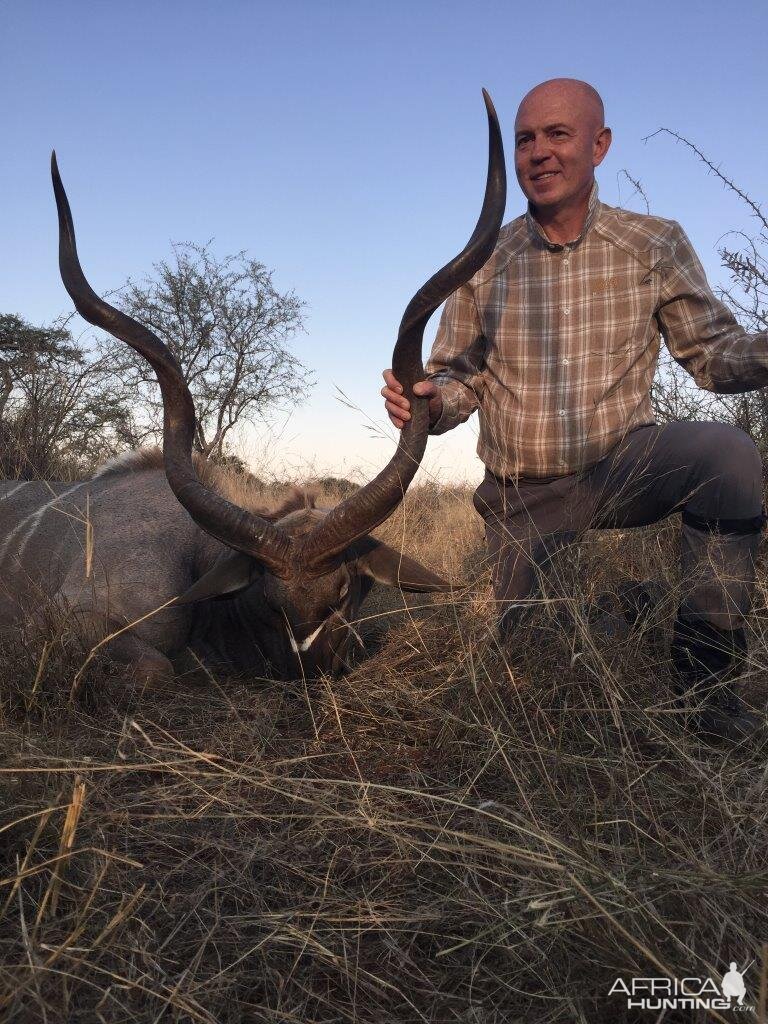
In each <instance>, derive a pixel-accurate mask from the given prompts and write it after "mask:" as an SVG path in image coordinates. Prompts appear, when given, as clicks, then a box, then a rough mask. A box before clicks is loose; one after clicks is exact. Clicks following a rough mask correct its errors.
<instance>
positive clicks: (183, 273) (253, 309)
mask: <svg viewBox="0 0 768 1024" xmlns="http://www.w3.org/2000/svg"><path fill="white" fill-rule="evenodd" d="M209 245H210V243H209ZM209 245H193V244H189V243H184V244H181V243H177V244H174V245H173V257H172V259H171V260H170V261H166V260H163V261H162V262H160V263H156V264H155V265H154V276H153V277H149V278H146V279H144V280H143V281H140V282H136V281H133V280H130V279H129V280H128V282H127V283H126V284H125V285H124V287H123V288H121V289H120V290H119V291H118V292H117V293H116V298H115V302H116V305H118V306H119V307H120V308H121V309H122V310H123V311H124V312H126V313H128V314H129V315H130V316H132V317H134V318H135V319H136V320H139V321H140V322H141V323H143V324H145V325H146V326H147V327H149V328H150V329H151V330H152V331H154V333H155V334H157V335H158V337H159V338H161V340H162V341H164V342H165V344H166V345H167V346H168V347H169V348H170V349H171V351H172V352H173V354H174V355H175V356H176V358H177V359H178V361H179V364H180V366H181V370H182V374H183V376H184V379H185V381H186V382H187V385H188V387H189V390H190V392H191V393H192V397H193V399H194V403H195V411H196V413H197V426H196V432H195V440H194V445H195V448H196V450H197V451H198V452H200V453H201V454H202V455H203V456H204V457H205V458H208V459H212V460H215V461H222V460H224V459H226V458H227V457H228V456H230V455H231V454H232V453H231V448H230V447H229V443H230V442H231V439H232V431H233V430H234V428H235V427H236V426H238V425H239V424H242V423H244V422H253V421H254V420H255V419H259V418H263V417H265V416H266V415H267V414H268V413H269V412H270V411H271V410H272V409H273V408H274V407H275V406H277V405H280V404H283V403H287V402H290V403H295V402H297V401H299V400H300V399H301V398H302V397H303V396H304V395H305V394H306V392H307V390H308V388H309V386H310V383H311V381H310V375H309V373H308V372H307V370H306V368H305V367H304V366H303V364H302V363H301V362H300V361H299V360H298V359H297V358H296V357H295V356H294V355H292V354H291V352H290V351H289V349H288V342H289V341H290V339H291V338H292V337H293V336H294V335H295V334H296V333H297V332H299V331H301V330H303V326H304V324H303V315H302V309H303V305H304V304H303V303H302V302H301V300H299V299H298V298H297V297H296V295H295V294H294V293H293V292H292V291H290V292H285V293H280V292H279V291H277V289H276V288H275V287H274V285H273V283H272V274H271V272H270V271H269V270H267V268H266V267H265V266H264V264H263V263H259V262H258V261H257V260H253V259H249V258H248V256H247V255H246V253H245V252H244V251H243V252H239V253H237V254H235V255H234V256H227V257H225V258H224V259H222V260H217V259H216V258H215V257H214V256H213V255H212V254H211V252H210V248H209ZM103 344H104V351H105V352H108V353H109V354H110V355H111V357H112V359H113V360H114V365H115V367H116V369H117V370H118V372H119V373H121V375H122V377H123V379H124V380H125V381H126V382H127V383H128V384H129V386H130V387H131V388H132V390H133V391H134V394H135V395H136V397H137V399H138V400H139V405H140V408H141V409H142V410H143V414H144V423H143V426H144V433H145V436H152V435H154V436H156V437H157V436H159V435H160V434H161V430H162V402H161V400H160V395H159V391H158V388H157V384H156V379H155V376H154V373H153V372H152V371H151V369H150V368H149V367H148V365H147V363H146V361H145V360H143V359H141V358H140V357H138V356H136V354H135V353H133V352H132V351H130V350H128V349H126V348H125V346H124V345H122V344H120V343H119V342H114V341H113V340H112V339H108V340H106V341H105V342H104V343H103Z"/></svg>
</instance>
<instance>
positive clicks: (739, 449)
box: [701, 423, 763, 483]
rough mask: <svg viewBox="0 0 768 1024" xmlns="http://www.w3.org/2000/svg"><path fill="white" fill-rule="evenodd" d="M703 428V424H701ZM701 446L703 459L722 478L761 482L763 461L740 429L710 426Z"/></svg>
mask: <svg viewBox="0 0 768 1024" xmlns="http://www.w3.org/2000/svg"><path fill="white" fill-rule="evenodd" d="M702 426H703V424H702ZM706 426H707V428H708V429H707V430H706V431H705V432H703V434H702V437H701V444H702V445H703V446H704V451H703V452H702V453H701V455H702V456H703V460H704V461H705V462H706V464H707V465H708V466H709V467H711V470H712V471H713V472H716V473H717V475H718V476H719V477H720V479H723V480H732V481H733V482H734V483H735V482H746V481H749V482H754V481H760V480H762V475H763V462H762V459H761V458H760V452H759V451H758V450H757V446H756V444H755V442H754V441H753V440H752V438H751V437H750V436H749V434H747V433H746V432H745V431H743V430H741V429H739V427H732V426H730V425H729V424H727V423H708V424H706Z"/></svg>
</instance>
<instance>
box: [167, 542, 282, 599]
mask: <svg viewBox="0 0 768 1024" xmlns="http://www.w3.org/2000/svg"><path fill="white" fill-rule="evenodd" d="M263 571H264V570H263V566H262V565H261V564H260V563H259V562H257V561H256V560H255V559H254V558H251V556H250V555H244V554H242V553H241V552H239V551H233V552H232V554H230V555H225V556H224V557H223V558H222V559H220V560H219V561H218V562H217V563H216V565H214V567H213V568H212V569H209V570H208V572H207V573H205V574H204V575H203V576H201V577H200V579H199V580H196V581H195V582H194V583H193V584H192V586H191V587H190V588H189V590H187V591H185V592H184V593H183V594H182V595H181V597H180V598H179V599H178V600H177V602H176V604H195V603H196V602H197V601H210V600H215V599H216V598H223V599H227V598H232V597H237V595H238V594H239V593H240V592H241V591H243V590H246V589H247V588H248V587H250V586H251V584H252V583H254V582H255V581H256V580H257V579H258V577H259V576H260V575H261V573H262V572H263Z"/></svg>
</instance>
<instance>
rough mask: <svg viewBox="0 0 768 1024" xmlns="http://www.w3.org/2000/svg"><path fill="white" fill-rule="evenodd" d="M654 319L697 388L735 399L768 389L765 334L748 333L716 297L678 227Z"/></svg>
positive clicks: (673, 236)
mask: <svg viewBox="0 0 768 1024" xmlns="http://www.w3.org/2000/svg"><path fill="white" fill-rule="evenodd" d="M656 317H657V319H658V322H659V327H660V328H661V332H662V334H663V335H664V340H665V341H666V343H667V348H668V349H669V351H670V352H671V354H672V356H673V357H674V358H675V359H676V360H677V362H678V363H680V365H681V366H683V367H684V368H685V369H686V370H687V371H688V373H690V375H691V376H692V377H693V379H694V380H695V381H696V383H697V384H698V385H699V387H700V388H704V389H705V390H707V391H714V392H717V393H720V394H737V393H740V392H743V391H753V390H754V389H755V388H761V387H764V386H765V385H766V384H768V331H761V332H760V333H758V334H748V333H747V332H746V331H745V330H744V328H743V327H742V326H741V325H740V324H739V323H738V321H737V320H736V318H735V317H734V315H733V313H732V312H731V311H730V310H729V309H728V307H727V306H726V305H725V303H723V302H721V301H720V300H719V299H718V298H716V296H715V295H714V293H713V292H712V289H711V288H710V287H709V283H708V282H707V278H706V274H705V273H704V268H703V267H702V265H701V263H700V261H699V258H698V256H697V255H696V253H695V252H694V249H693V246H692V245H691V243H690V241H689V239H688V237H687V236H686V234H685V232H684V231H683V229H682V228H681V227H680V225H679V224H674V225H673V235H672V240H671V254H670V259H669V263H668V265H667V266H666V267H665V268H664V281H663V285H662V288H661V298H660V304H659V306H658V308H657V310H656Z"/></svg>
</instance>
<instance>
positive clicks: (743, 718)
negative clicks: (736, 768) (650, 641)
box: [671, 616, 760, 742]
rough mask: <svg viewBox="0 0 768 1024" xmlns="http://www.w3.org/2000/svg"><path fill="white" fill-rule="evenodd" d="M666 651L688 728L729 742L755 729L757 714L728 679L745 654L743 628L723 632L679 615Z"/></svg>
mask: <svg viewBox="0 0 768 1024" xmlns="http://www.w3.org/2000/svg"><path fill="white" fill-rule="evenodd" d="M671 653H672V661H673V663H674V666H675V669H676V671H677V677H678V681H677V684H676V687H675V689H676V690H677V693H678V694H679V697H680V706H681V707H682V708H683V709H684V710H685V711H687V712H688V715H687V725H688V727H689V728H690V729H692V730H693V731H694V732H695V733H697V734H698V735H699V736H701V737H702V738H706V739H720V740H731V741H734V742H739V741H740V740H744V739H747V738H748V737H749V736H751V735H752V733H754V732H755V730H756V729H757V728H758V726H759V725H760V718H759V716H758V715H755V714H753V713H752V712H751V711H748V710H747V709H746V707H745V706H744V704H743V702H742V701H741V700H740V699H739V696H738V694H737V693H736V689H735V687H734V684H733V682H732V681H731V679H732V677H733V676H734V675H737V674H738V672H739V670H740V668H741V664H742V662H743V660H744V656H745V655H746V653H747V640H746V636H745V634H744V630H743V629H736V630H722V629H717V627H715V626H712V625H710V624H709V623H708V622H704V621H703V620H700V619H685V618H683V617H681V616H678V618H677V621H676V622H675V627H674V632H673V636H672V651H671Z"/></svg>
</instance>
